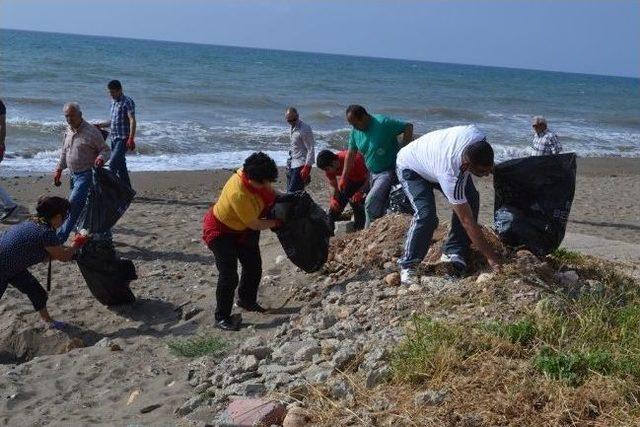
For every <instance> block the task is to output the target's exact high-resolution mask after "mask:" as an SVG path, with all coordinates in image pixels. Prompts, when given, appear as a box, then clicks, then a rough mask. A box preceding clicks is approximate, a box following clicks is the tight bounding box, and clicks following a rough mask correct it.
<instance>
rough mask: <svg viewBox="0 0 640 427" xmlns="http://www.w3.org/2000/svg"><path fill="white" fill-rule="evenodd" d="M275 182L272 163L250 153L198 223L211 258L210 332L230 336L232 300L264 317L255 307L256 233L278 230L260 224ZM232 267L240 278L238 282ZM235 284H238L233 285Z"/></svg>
mask: <svg viewBox="0 0 640 427" xmlns="http://www.w3.org/2000/svg"><path fill="white" fill-rule="evenodd" d="M277 178H278V168H277V166H276V163H275V162H274V161H273V159H272V158H270V157H269V156H268V155H266V154H265V153H254V154H252V155H250V156H249V157H247V158H246V159H245V161H244V165H243V167H242V169H240V170H238V171H236V172H235V173H234V174H233V175H232V176H231V178H229V180H228V181H227V183H226V184H225V186H224V188H223V189H222V193H220V197H218V200H217V201H216V202H215V204H214V205H213V206H212V207H211V208H210V209H209V210H208V211H207V213H206V214H205V216H204V218H203V240H204V242H205V243H206V245H207V247H208V248H209V249H211V251H213V253H214V255H215V261H216V267H217V268H218V286H217V289H216V303H217V306H216V311H215V319H216V326H217V327H218V328H220V329H224V330H232V331H236V330H238V329H239V328H240V325H239V324H238V323H237V322H234V321H233V320H232V318H231V310H232V308H233V297H234V295H235V290H236V287H237V288H238V301H237V305H238V306H239V307H241V308H243V309H245V310H248V311H256V312H260V313H262V312H264V311H265V310H264V308H262V307H261V306H260V305H259V304H258V302H257V296H258V286H259V285H260V278H261V277H262V259H261V257H260V247H259V244H258V243H259V240H260V231H261V230H266V229H267V228H275V227H277V226H279V224H280V221H278V220H277V219H265V217H266V214H267V212H268V211H269V210H270V209H271V207H272V206H273V204H274V203H275V199H276V192H275V191H274V189H273V187H272V184H273V183H274V182H275V181H276V180H277ZM238 261H239V262H240V265H241V266H242V274H241V276H240V278H238ZM238 279H239V280H238ZM238 283H239V285H240V286H238Z"/></svg>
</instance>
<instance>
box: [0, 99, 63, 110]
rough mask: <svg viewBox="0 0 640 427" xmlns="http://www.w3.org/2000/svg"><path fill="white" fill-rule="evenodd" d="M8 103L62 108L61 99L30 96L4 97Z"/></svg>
mask: <svg viewBox="0 0 640 427" xmlns="http://www.w3.org/2000/svg"><path fill="white" fill-rule="evenodd" d="M4 103H5V104H6V105H22V106H29V107H32V106H41V107H57V108H62V104H61V103H60V101H57V100H53V99H49V98H29V97H15V96H7V97H5V98H4Z"/></svg>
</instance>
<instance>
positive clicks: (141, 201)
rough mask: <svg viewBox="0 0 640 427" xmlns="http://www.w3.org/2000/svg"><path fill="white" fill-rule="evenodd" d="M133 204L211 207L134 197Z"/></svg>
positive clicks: (170, 200) (203, 203)
mask: <svg viewBox="0 0 640 427" xmlns="http://www.w3.org/2000/svg"><path fill="white" fill-rule="evenodd" d="M133 203H149V204H152V205H180V206H196V207H200V208H207V207H209V206H210V205H211V203H209V202H195V201H194V202H190V201H186V200H176V199H161V198H158V197H136V198H135V199H133Z"/></svg>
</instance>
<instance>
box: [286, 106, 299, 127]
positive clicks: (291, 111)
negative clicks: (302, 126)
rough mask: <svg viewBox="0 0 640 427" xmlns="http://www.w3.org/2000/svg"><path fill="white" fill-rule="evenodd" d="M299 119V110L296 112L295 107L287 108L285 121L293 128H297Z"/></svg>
mask: <svg viewBox="0 0 640 427" xmlns="http://www.w3.org/2000/svg"><path fill="white" fill-rule="evenodd" d="M298 117H299V116H298V110H296V109H295V108H293V107H289V108H287V111H285V113H284V119H285V120H286V121H287V123H289V124H290V125H291V126H295V124H296V123H297V122H298Z"/></svg>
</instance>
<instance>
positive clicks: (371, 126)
mask: <svg viewBox="0 0 640 427" xmlns="http://www.w3.org/2000/svg"><path fill="white" fill-rule="evenodd" d="M347 121H348V122H349V124H350V125H351V126H353V129H352V130H351V136H350V137H349V151H348V152H347V157H346V159H345V162H344V163H345V166H344V170H343V171H342V178H341V180H340V181H339V182H338V185H339V188H340V190H343V189H344V188H345V186H346V185H347V182H348V179H347V177H348V176H349V173H351V168H352V167H353V163H354V160H355V154H356V153H357V152H360V153H362V156H363V157H364V160H365V163H366V165H367V169H368V170H369V172H371V174H370V176H369V185H370V189H369V194H367V198H366V200H365V211H366V214H367V220H366V226H367V227H368V226H369V225H371V223H372V222H373V221H375V220H376V219H378V218H380V217H382V216H383V215H384V213H385V210H386V208H387V204H388V202H389V192H390V191H391V186H392V185H393V184H394V183H395V182H396V179H397V178H396V176H395V167H396V156H397V154H398V150H399V149H400V147H399V145H398V135H400V134H402V135H403V137H402V141H403V145H405V144H408V143H409V142H411V140H412V139H413V125H412V124H411V123H406V122H401V121H398V120H394V119H391V118H389V117H386V116H383V115H382V114H374V115H370V114H369V113H367V110H365V108H364V107H363V106H361V105H350V106H349V107H348V108H347Z"/></svg>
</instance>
